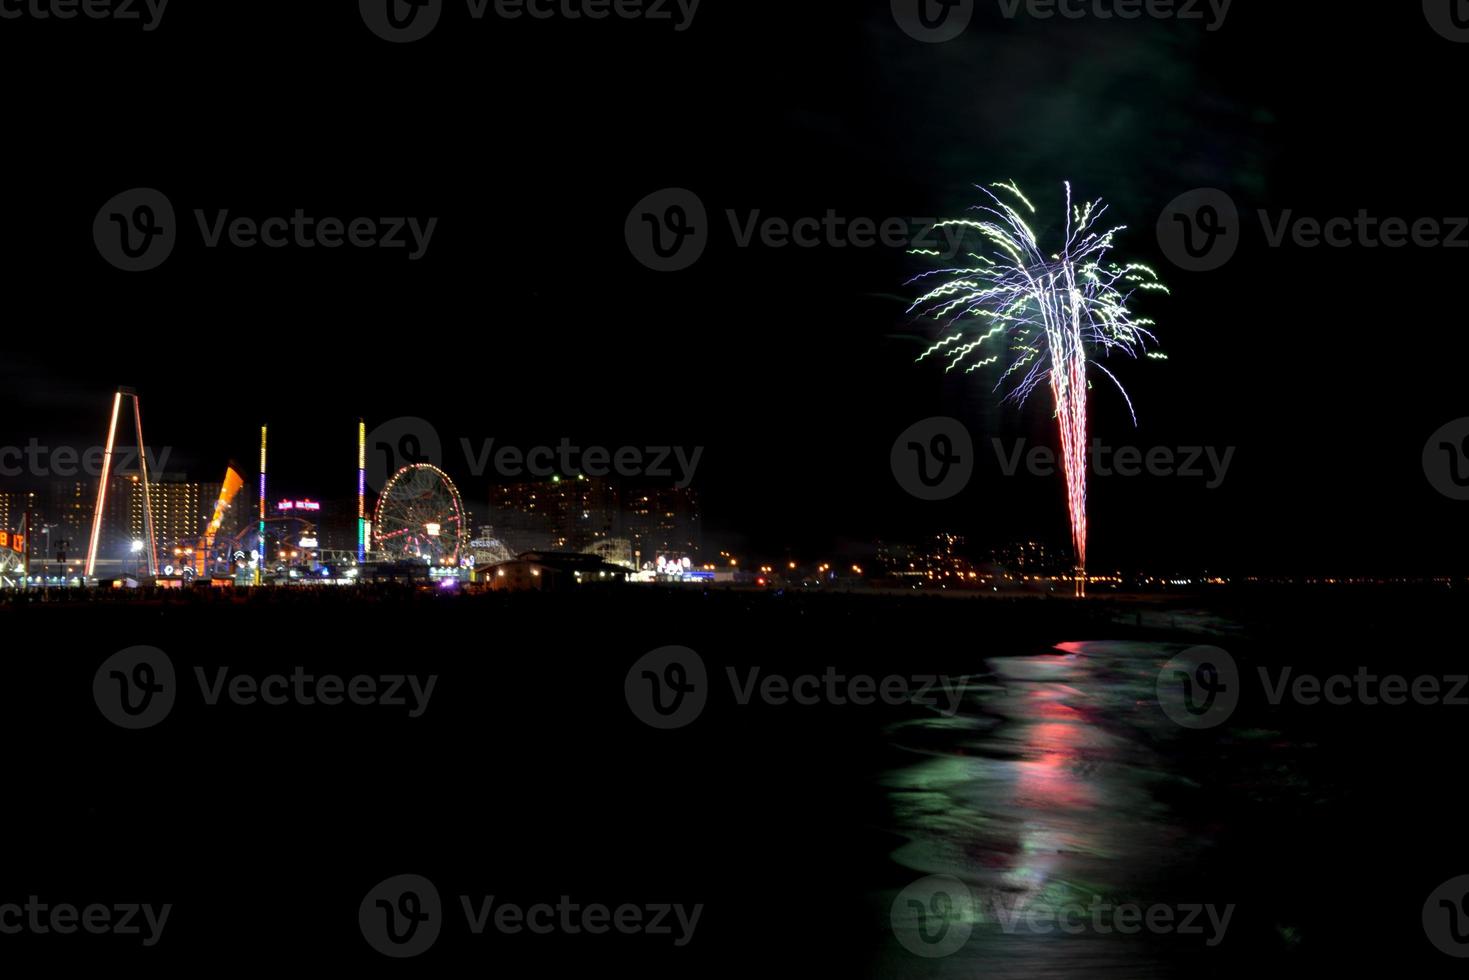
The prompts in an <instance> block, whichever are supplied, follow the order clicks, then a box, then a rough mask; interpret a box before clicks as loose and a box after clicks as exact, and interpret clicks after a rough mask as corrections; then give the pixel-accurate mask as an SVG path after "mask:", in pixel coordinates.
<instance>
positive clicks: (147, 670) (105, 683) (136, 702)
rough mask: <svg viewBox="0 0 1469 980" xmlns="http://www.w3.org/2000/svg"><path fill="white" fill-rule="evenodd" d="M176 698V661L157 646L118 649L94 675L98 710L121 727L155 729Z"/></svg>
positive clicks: (94, 695) (93, 692)
mask: <svg viewBox="0 0 1469 980" xmlns="http://www.w3.org/2000/svg"><path fill="white" fill-rule="evenodd" d="M177 697H178V687H177V685H176V683H175V681H174V674H173V661H172V660H170V659H169V658H168V654H166V653H164V652H163V651H162V650H159V649H158V648H157V647H148V646H138V647H128V648H127V649H126V650H119V651H118V652H117V653H114V654H113V655H112V656H110V657H108V658H107V659H106V660H104V661H103V662H102V666H100V667H98V668H97V673H96V674H94V675H93V677H92V698H93V700H95V701H96V702H97V709H98V710H99V711H101V712H102V717H104V718H106V719H107V720H108V721H110V722H112V723H113V724H114V725H116V726H118V727H119V728H128V729H140V728H152V727H153V726H154V725H156V724H158V723H159V722H160V721H162V720H163V719H165V718H167V717H168V713H169V712H170V711H172V710H173V703H174V701H175V700H176V699H177Z"/></svg>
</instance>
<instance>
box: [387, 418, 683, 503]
mask: <svg viewBox="0 0 1469 980" xmlns="http://www.w3.org/2000/svg"><path fill="white" fill-rule="evenodd" d="M459 449H460V451H461V452H462V453H463V457H464V467H465V468H466V469H467V470H468V471H469V473H470V475H471V476H474V477H476V478H478V477H482V476H484V475H485V474H486V473H489V472H491V471H492V470H493V472H494V473H495V474H496V475H498V476H501V477H504V478H506V479H511V480H519V479H523V478H525V477H530V478H532V479H541V480H545V479H550V478H551V477H555V476H578V475H581V476H589V477H593V478H602V477H609V476H613V475H616V476H621V477H627V478H634V477H647V478H649V479H655V480H672V481H673V485H674V486H675V487H677V488H678V489H680V490H682V489H685V488H687V487H688V486H690V485H691V484H692V483H693V482H694V475H695V473H696V472H697V471H698V468H699V462H700V460H702V459H703V457H704V447H703V446H694V447H687V446H615V447H614V446H582V445H578V444H577V443H575V442H573V441H572V440H571V439H570V438H567V437H563V438H562V439H561V440H560V441H559V442H557V443H556V444H555V445H554V446H552V445H543V446H514V445H509V444H505V443H499V442H497V441H496V440H495V439H492V438H491V439H481V440H479V443H478V445H476V444H475V442H474V441H473V440H471V439H469V438H467V437H461V438H460V439H459ZM421 463H428V464H430V465H432V466H438V467H442V466H443V465H444V448H443V442H442V440H440V438H439V433H438V430H437V429H435V428H434V426H433V424H432V423H430V422H428V421H427V420H425V419H421V418H416V417H413V416H404V417H401V418H395V419H390V420H388V421H387V422H384V423H383V424H382V425H379V426H377V427H376V428H374V429H373V430H372V431H371V432H369V433H368V435H367V483H368V486H370V487H372V489H374V490H378V491H381V490H382V489H383V487H385V486H386V485H387V482H388V480H389V479H391V478H392V476H393V474H395V473H397V472H398V471H399V470H400V469H402V468H403V467H405V466H412V465H414V464H421Z"/></svg>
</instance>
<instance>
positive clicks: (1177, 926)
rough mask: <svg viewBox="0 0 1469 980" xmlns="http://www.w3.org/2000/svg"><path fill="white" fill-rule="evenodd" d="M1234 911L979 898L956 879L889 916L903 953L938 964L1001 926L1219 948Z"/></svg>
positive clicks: (904, 895)
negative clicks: (1170, 938) (1173, 939)
mask: <svg viewBox="0 0 1469 980" xmlns="http://www.w3.org/2000/svg"><path fill="white" fill-rule="evenodd" d="M1234 910H1235V906H1234V905H1232V904H1230V905H1225V906H1223V907H1220V906H1217V905H1213V904H1203V903H1191V902H1190V903H1181V904H1177V905H1173V904H1165V903H1161V902H1158V903H1153V904H1151V905H1142V904H1139V903H1136V902H1116V901H1109V900H1106V899H1103V898H1102V897H1101V896H1096V897H1094V898H1092V899H1091V900H1090V901H1088V902H1085V903H1082V902H1061V903H1053V902H1043V901H1039V900H1037V896H1036V895H1034V894H1031V893H1027V892H1013V891H1012V892H1004V891H995V892H990V893H986V894H983V895H976V894H975V893H974V892H973V891H972V890H971V889H970V888H969V887H968V886H967V885H965V884H964V882H962V881H960V880H959V879H958V878H955V877H953V876H951V875H930V876H929V877H927V878H923V879H920V880H919V881H916V882H914V883H913V884H911V885H909V886H908V887H907V888H904V889H903V890H902V891H901V892H899V893H898V897H897V898H896V899H895V900H894V901H893V905H892V908H891V909H890V910H889V919H890V921H891V923H892V928H893V935H894V936H895V937H896V938H897V940H898V942H899V943H900V944H902V946H903V948H905V949H907V950H908V951H909V952H911V953H914V954H916V955H918V956H922V957H925V958H929V959H935V958H938V957H943V956H950V955H952V954H954V953H956V952H958V951H959V950H960V949H962V948H963V947H964V945H965V943H967V942H968V941H969V938H970V936H971V935H972V934H973V932H974V930H975V928H976V927H977V926H980V925H986V924H990V923H994V924H997V925H998V926H999V927H1000V932H1001V933H1003V934H1004V935H1007V936H1010V935H1017V934H1020V935H1027V936H1033V935H1050V934H1053V933H1055V934H1062V935H1068V936H1080V935H1087V934H1092V935H1101V936H1106V935H1111V934H1113V933H1117V934H1119V935H1136V934H1138V933H1140V932H1148V933H1151V934H1154V935H1176V936H1200V937H1203V938H1204V944H1205V945H1206V946H1210V947H1214V946H1218V945H1219V944H1220V943H1222V942H1223V941H1224V937H1225V933H1227V932H1228V931H1229V923H1230V921H1231V920H1232V919H1233V918H1234Z"/></svg>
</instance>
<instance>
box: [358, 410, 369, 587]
mask: <svg viewBox="0 0 1469 980" xmlns="http://www.w3.org/2000/svg"><path fill="white" fill-rule="evenodd" d="M365 564H367V421H366V420H365V419H358V420H357V567H358V568H359V569H360V568H361V567H362V566H363V565H365ZM357 574H359V575H361V574H362V573H361V572H360V571H359V572H358V573H357Z"/></svg>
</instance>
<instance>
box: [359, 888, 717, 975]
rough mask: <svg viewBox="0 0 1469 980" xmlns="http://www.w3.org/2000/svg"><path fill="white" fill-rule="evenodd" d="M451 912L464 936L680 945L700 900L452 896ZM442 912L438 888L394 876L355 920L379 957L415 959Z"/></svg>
mask: <svg viewBox="0 0 1469 980" xmlns="http://www.w3.org/2000/svg"><path fill="white" fill-rule="evenodd" d="M459 907H460V909H461V910H462V911H463V913H464V923H465V927H466V929H467V930H468V932H469V934H470V935H471V936H482V935H484V934H485V933H486V932H487V931H490V930H493V931H494V932H497V933H500V934H501V935H508V936H518V935H521V934H524V933H530V934H531V935H535V936H549V935H554V934H562V935H568V936H577V935H582V934H586V935H590V936H602V935H606V934H608V933H613V932H615V933H618V934H621V935H624V936H634V935H643V936H668V937H671V938H672V940H673V945H674V946H677V947H683V946H687V945H688V944H689V943H690V942H691V941H692V940H693V938H694V932H695V930H697V929H698V927H699V919H700V918H701V917H702V916H703V914H704V906H703V904H702V903H700V904H697V905H693V906H688V905H684V904H682V903H680V904H673V903H659V902H650V903H637V904H635V903H623V904H620V905H617V906H615V907H614V906H610V905H604V904H601V903H599V902H592V903H588V904H582V903H580V902H574V901H572V899H571V896H569V895H562V896H560V898H559V899H558V900H557V902H556V903H555V904H554V905H553V904H551V903H549V902H535V903H532V904H529V905H526V904H520V903H516V902H507V901H505V900H503V899H502V898H500V897H497V896H495V895H481V896H472V895H460V896H459ZM445 918H446V917H445V914H444V910H443V906H442V903H441V902H440V900H439V891H438V889H437V888H435V887H434V884H433V882H431V881H429V880H428V879H427V878H424V877H423V876H421V875H397V876H395V877H392V878H388V879H387V880H385V881H382V882H379V883H378V884H377V885H375V886H374V887H373V888H372V890H371V891H369V892H368V893H367V895H366V896H365V897H364V898H363V899H362V904H361V905H359V906H358V908H357V922H358V925H360V926H361V928H362V936H363V938H364V939H366V940H367V943H368V945H369V946H371V947H372V948H373V949H375V950H377V951H378V952H379V953H382V954H383V955H385V956H392V957H394V958H398V959H402V958H406V957H410V956H417V955H419V954H420V953H423V952H425V951H427V950H428V949H429V947H431V946H432V945H433V944H434V942H435V941H436V940H437V939H438V938H439V934H440V933H441V931H442V929H443V926H444V923H445Z"/></svg>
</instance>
